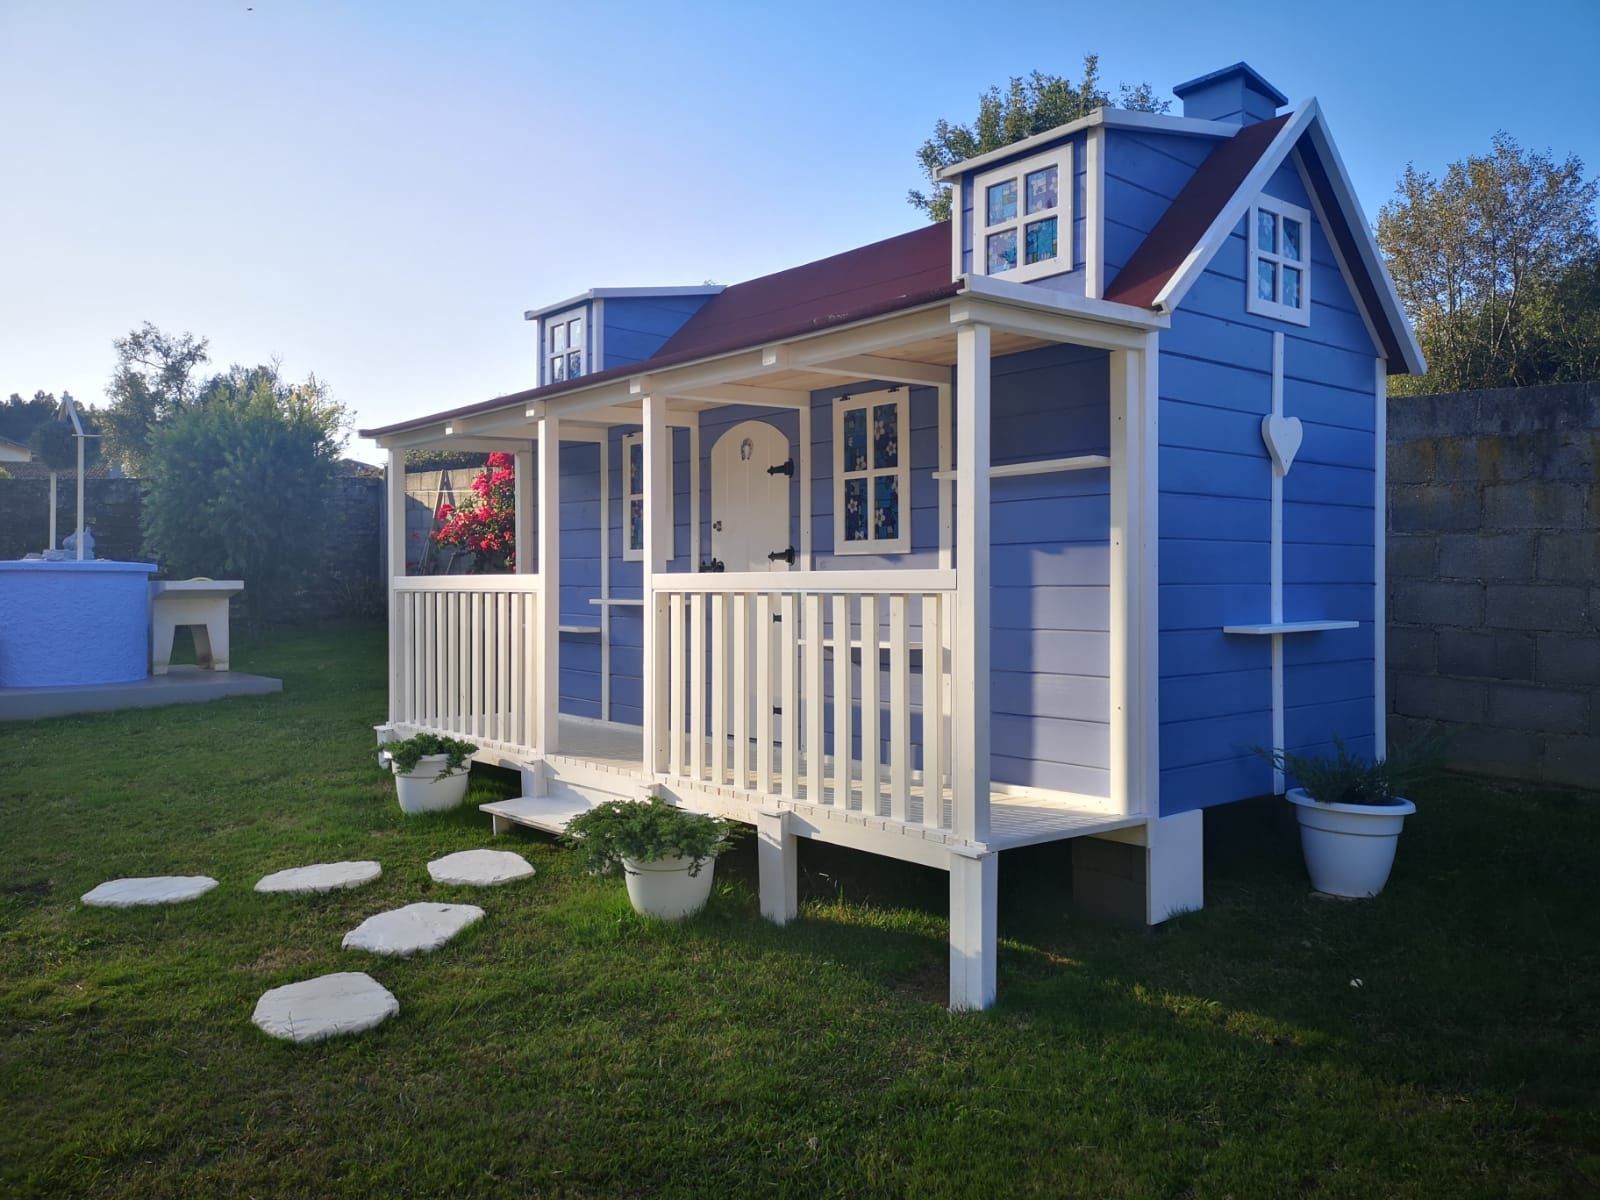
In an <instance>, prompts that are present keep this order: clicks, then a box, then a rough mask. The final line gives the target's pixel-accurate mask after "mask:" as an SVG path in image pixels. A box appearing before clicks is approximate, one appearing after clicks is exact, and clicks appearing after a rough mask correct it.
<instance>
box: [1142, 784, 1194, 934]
mask: <svg viewBox="0 0 1600 1200" xmlns="http://www.w3.org/2000/svg"><path fill="white" fill-rule="evenodd" d="M1204 904H1205V814H1204V813H1203V812H1201V811H1200V810H1199V809H1193V810H1191V811H1189V812H1186V813H1179V814H1178V815H1177V816H1173V817H1162V818H1160V819H1159V820H1155V821H1151V822H1150V823H1149V824H1147V825H1146V826H1145V921H1146V922H1147V923H1148V924H1151V925H1159V924H1161V922H1163V921H1165V920H1167V919H1168V918H1170V917H1175V916H1177V915H1178V914H1179V913H1183V912H1193V911H1195V910H1197V909H1199V908H1201V907H1202V906H1203V905H1204Z"/></svg>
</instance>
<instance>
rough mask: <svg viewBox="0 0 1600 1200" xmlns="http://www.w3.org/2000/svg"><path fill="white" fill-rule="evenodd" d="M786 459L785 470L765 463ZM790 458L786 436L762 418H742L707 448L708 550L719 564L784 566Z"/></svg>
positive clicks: (789, 537) (765, 567) (748, 567)
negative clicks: (709, 530)
mask: <svg viewBox="0 0 1600 1200" xmlns="http://www.w3.org/2000/svg"><path fill="white" fill-rule="evenodd" d="M785 463H789V464H791V465H790V469H789V473H787V474H786V473H784V472H782V471H778V472H774V471H772V470H771V469H770V468H773V467H782V466H783V465H784V464H785ZM792 464H793V459H792V458H791V456H790V452H789V439H788V438H786V437H785V436H784V435H783V432H782V431H781V430H780V429H778V427H777V426H775V425H769V424H767V422H765V421H742V422H740V423H739V424H738V425H735V426H734V427H733V428H731V429H729V430H728V431H727V432H726V433H724V434H723V435H722V436H721V437H720V438H718V439H717V443H716V445H715V446H713V447H712V448H711V556H712V557H713V558H715V559H716V560H717V561H719V562H720V563H722V565H723V570H726V571H787V570H788V569H789V563H788V562H787V561H786V560H785V559H784V558H783V557H782V555H783V553H784V552H785V551H786V550H790V549H792V547H793V535H792V534H791V532H790V529H789V481H790V479H791V478H792V477H793V470H794V467H793V465H792ZM774 554H776V555H778V556H779V557H772V556H773V555H774Z"/></svg>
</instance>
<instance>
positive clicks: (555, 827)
mask: <svg viewBox="0 0 1600 1200" xmlns="http://www.w3.org/2000/svg"><path fill="white" fill-rule="evenodd" d="M594 803H595V802H592V801H589V800H586V799H583V798H582V797H580V796H575V795H573V794H572V793H570V792H568V793H565V794H563V795H560V796H513V797H512V798H511V799H510V800H492V801H490V802H489V803H488V804H480V805H478V810H479V811H480V812H486V813H488V814H489V816H490V817H491V818H492V819H493V820H494V831H495V832H496V833H504V832H506V830H507V829H508V828H509V827H510V826H512V825H526V826H528V827H529V828H531V829H540V830H543V831H544V832H545V833H562V832H564V831H565V830H566V828H567V822H568V821H570V820H572V818H573V817H575V816H577V815H578V814H579V813H581V812H587V811H588V810H589V809H591V808H593V807H594Z"/></svg>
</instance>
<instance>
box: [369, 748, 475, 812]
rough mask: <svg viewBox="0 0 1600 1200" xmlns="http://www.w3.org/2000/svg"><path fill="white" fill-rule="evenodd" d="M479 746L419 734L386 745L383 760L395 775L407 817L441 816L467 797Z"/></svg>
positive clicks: (401, 802)
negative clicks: (427, 813) (416, 814)
mask: <svg viewBox="0 0 1600 1200" xmlns="http://www.w3.org/2000/svg"><path fill="white" fill-rule="evenodd" d="M477 749H478V748H477V746H475V745H473V744H472V743H471V742H463V741H460V740H459V739H457V738H452V737H441V736H440V735H439V734H436V733H418V734H414V735H413V736H411V737H408V738H403V739H401V740H400V741H395V742H386V743H384V746H383V750H382V753H381V754H380V755H379V758H380V759H383V760H386V761H387V762H388V765H389V770H390V771H391V772H392V773H393V774H394V788H395V793H396V795H397V796H398V797H399V799H400V811H401V812H404V813H420V812H440V811H442V810H444V809H447V808H454V807H456V805H458V804H460V803H461V802H462V801H463V800H465V799H466V797H467V783H468V780H469V778H470V775H471V770H472V763H471V758H472V755H473V754H474V753H476V752H477Z"/></svg>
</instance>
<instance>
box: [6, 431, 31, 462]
mask: <svg viewBox="0 0 1600 1200" xmlns="http://www.w3.org/2000/svg"><path fill="white" fill-rule="evenodd" d="M32 457H33V454H32V452H31V451H30V450H29V449H28V448H27V447H26V446H24V445H23V444H22V443H21V442H13V441H12V440H11V439H10V438H3V437H0V462H27V461H28V460H29V459H31V458H32Z"/></svg>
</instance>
